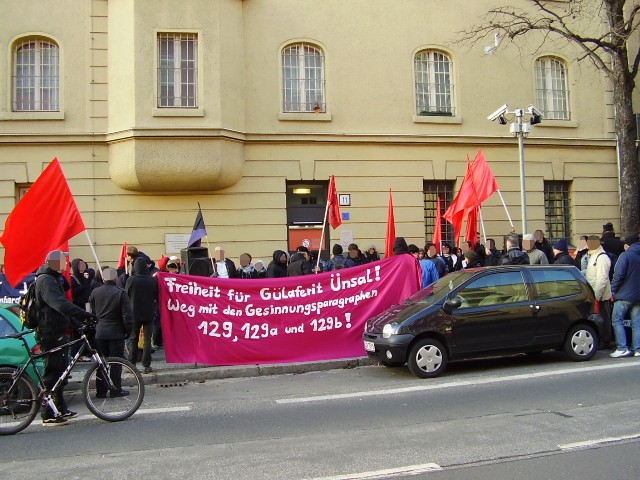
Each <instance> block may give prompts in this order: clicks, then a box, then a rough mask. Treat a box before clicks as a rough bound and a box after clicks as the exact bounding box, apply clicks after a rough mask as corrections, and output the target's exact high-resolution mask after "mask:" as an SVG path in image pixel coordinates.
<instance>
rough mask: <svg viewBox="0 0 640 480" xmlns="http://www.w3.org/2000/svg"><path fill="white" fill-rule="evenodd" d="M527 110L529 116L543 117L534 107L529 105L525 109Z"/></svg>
mask: <svg viewBox="0 0 640 480" xmlns="http://www.w3.org/2000/svg"><path fill="white" fill-rule="evenodd" d="M527 110H528V111H529V113H530V114H531V115H537V116H539V117H542V116H543V114H542V112H541V111H540V110H538V109H537V108H536V107H534V106H533V105H529V106H528V107H527Z"/></svg>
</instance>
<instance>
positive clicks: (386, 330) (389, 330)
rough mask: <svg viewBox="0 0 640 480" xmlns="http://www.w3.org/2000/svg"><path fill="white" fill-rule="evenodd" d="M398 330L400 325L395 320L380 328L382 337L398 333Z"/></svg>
mask: <svg viewBox="0 0 640 480" xmlns="http://www.w3.org/2000/svg"><path fill="white" fill-rule="evenodd" d="M398 330H400V325H398V324H397V323H396V322H393V323H387V324H386V325H385V326H384V327H383V328H382V338H389V337H390V336H391V335H396V334H397V333H398Z"/></svg>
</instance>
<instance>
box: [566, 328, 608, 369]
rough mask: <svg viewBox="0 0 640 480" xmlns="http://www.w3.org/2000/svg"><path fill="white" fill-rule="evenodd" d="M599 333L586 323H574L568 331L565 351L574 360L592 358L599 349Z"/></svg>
mask: <svg viewBox="0 0 640 480" xmlns="http://www.w3.org/2000/svg"><path fill="white" fill-rule="evenodd" d="M599 343H600V342H599V339H598V334H597V333H596V331H595V330H594V329H593V327H591V326H589V325H585V324H579V325H574V326H573V327H571V329H570V330H569V331H568V332H567V338H566V340H565V342H564V352H565V353H566V354H567V356H568V357H569V358H570V359H571V360H573V361H574V362H583V361H586V360H590V359H591V358H592V357H593V356H594V355H595V354H596V352H597V351H598V344H599Z"/></svg>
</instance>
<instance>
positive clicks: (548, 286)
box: [529, 268, 582, 300]
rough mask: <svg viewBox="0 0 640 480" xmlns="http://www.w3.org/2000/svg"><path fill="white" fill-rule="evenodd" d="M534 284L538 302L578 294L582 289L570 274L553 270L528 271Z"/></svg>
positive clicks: (565, 271)
mask: <svg viewBox="0 0 640 480" xmlns="http://www.w3.org/2000/svg"><path fill="white" fill-rule="evenodd" d="M529 272H530V273H531V276H532V277H533V281H534V283H535V287H536V292H537V293H538V300H549V299H551V298H557V297H566V296H568V295H576V294H579V293H580V292H581V291H582V289H581V288H580V284H579V283H578V282H577V281H576V279H575V277H574V276H573V275H572V274H571V272H569V271H567V270H564V269H563V270H554V269H551V268H550V269H548V270H547V269H537V268H536V269H535V270H534V269H531V270H529Z"/></svg>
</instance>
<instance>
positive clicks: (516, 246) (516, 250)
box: [498, 235, 529, 265]
mask: <svg viewBox="0 0 640 480" xmlns="http://www.w3.org/2000/svg"><path fill="white" fill-rule="evenodd" d="M504 243H505V245H504V246H505V248H506V250H507V253H505V254H504V255H502V257H500V261H499V262H498V265H529V255H527V254H526V253H524V252H523V251H522V250H520V239H519V238H518V237H517V236H516V235H509V236H507V238H506V239H505V242H504Z"/></svg>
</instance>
